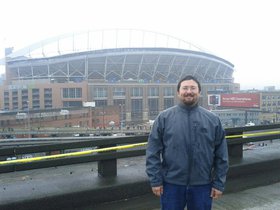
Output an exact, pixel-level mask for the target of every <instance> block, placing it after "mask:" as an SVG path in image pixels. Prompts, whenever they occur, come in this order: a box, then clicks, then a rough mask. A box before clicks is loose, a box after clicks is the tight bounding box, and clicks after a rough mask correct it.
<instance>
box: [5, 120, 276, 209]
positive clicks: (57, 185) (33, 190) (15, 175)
mask: <svg viewBox="0 0 280 210" xmlns="http://www.w3.org/2000/svg"><path fill="white" fill-rule="evenodd" d="M256 128H258V129H256ZM279 128H280V125H274V126H270V127H269V126H263V127H255V126H254V127H250V128H248V127H247V128H234V129H232V130H228V131H227V133H230V132H231V133H232V134H233V133H234V135H231V138H228V143H229V150H230V157H231V158H230V171H229V175H228V182H227V185H226V192H225V193H226V194H230V193H234V192H239V191H242V190H246V189H249V188H253V187H257V186H262V185H268V184H271V183H276V182H279V181H280V169H279V164H280V154H279V149H280V143H279V139H280V136H279V135H280V134H279V132H280V131H279ZM267 129H269V131H267ZM249 130H251V133H247V132H248V131H249ZM241 131H242V133H241V134H240V132H241ZM253 131H254V132H253ZM256 131H261V132H258V133H257V135H256V134H255V132H256ZM268 132H269V133H268ZM237 133H239V134H237ZM264 133H266V134H264ZM240 135H241V137H240ZM146 137H147V136H141V137H128V138H127V137H126V138H125V139H126V141H127V140H129V142H130V143H135V142H137V141H141V138H142V141H143V139H145V138H146ZM121 139H123V137H122V138H114V139H110V138H108V139H103V140H96V142H95V144H97V142H98V143H99V144H100V142H102V144H103V146H104V145H106V144H107V146H108V145H110V144H112V142H118V144H119V142H120V140H121ZM113 140H114V141H113ZM265 140H268V141H265ZM122 141H124V140H122ZM133 141H134V142H133ZM254 141H255V148H254V149H252V148H251V147H243V148H242V151H241V153H242V155H241V156H240V152H237V153H236V154H238V155H236V154H235V153H233V151H237V150H238V148H240V146H236V145H239V144H244V143H246V142H254ZM258 141H260V142H261V143H258ZM122 144H124V142H122ZM65 145H67V146H68V147H69V143H66V144H65ZM231 145H232V146H231ZM47 146H48V147H49V149H54V148H52V147H53V145H51V144H48V145H47ZM87 146H88V145H87ZM99 146H100V145H99ZM141 147H142V149H130V151H124V153H122V152H119V151H118V152H112V151H111V152H110V151H108V152H106V155H105V154H102V153H98V154H97V155H92V156H93V157H92V159H91V161H95V162H89V160H87V161H83V162H81V157H79V159H76V160H74V161H73V159H72V162H71V161H70V160H69V159H71V158H70V157H66V158H65V159H64V160H63V161H58V160H52V161H54V162H52V163H51V161H48V160H41V161H39V163H40V164H39V163H37V164H35V162H36V161H35V162H33V163H32V164H31V163H25V164H23V163H21V164H20V163H18V164H16V163H13V164H8V165H5V164H4V165H1V166H0V171H1V172H2V174H0V183H1V191H0V209H5V210H10V209H29V210H32V209H98V208H99V207H100V206H101V207H102V205H103V207H104V205H105V204H107V206H108V203H109V202H111V201H120V200H124V199H128V200H131V198H133V197H139V196H148V197H149V195H151V194H150V186H149V183H148V180H147V177H146V174H145V164H144V159H145V158H144V156H143V153H141V151H142V150H144V149H143V146H141ZM14 149H15V148H14ZM37 149H38V148H37ZM41 149H42V146H41ZM23 150H26V151H30V147H29V149H28V148H24V147H22V148H21V150H18V152H19V153H20V152H23ZM33 150H35V148H34V146H33ZM4 151H6V152H7V151H8V150H7V148H5V149H1V154H3V152H4ZM15 151H16V150H15ZM139 151H140V152H139ZM118 153H120V154H118ZM128 153H131V154H133V155H131V157H129V155H128ZM120 156H122V157H125V158H121V159H118V160H117V161H116V160H112V157H114V158H113V159H116V158H119V157H120ZM94 158H95V159H94ZM78 160H79V161H78ZM2 162H3V161H2ZM2 162H1V163H2ZM65 162H66V163H67V165H65V164H62V163H65ZM70 162H71V164H69V163H70ZM75 162H76V163H77V162H79V164H74V163H75ZM54 163H55V164H54ZM115 163H116V165H117V166H118V167H117V173H116V171H115V170H114V169H116V168H115V167H112V166H113V165H114V164H115ZM107 164H108V165H107ZM28 167H29V168H28ZM34 168H37V169H34ZM27 169H30V170H27ZM114 174H115V175H114ZM152 200H154V198H152ZM141 201H143V200H141ZM150 203H153V201H151V202H150ZM142 204H143V205H144V203H141V205H142ZM111 205H113V204H111ZM121 205H124V204H121ZM143 205H142V207H143ZM155 205H158V204H157V203H156V204H155ZM98 206H99V207H98ZM101 207H100V208H101ZM105 207H106V205H105ZM105 207H104V208H103V209H106V208H105ZM152 208H153V209H156V208H159V207H158V206H153V207H152ZM107 209H110V208H109V207H108V208H107ZM111 209H113V208H111ZM127 209H129V208H127ZM133 209H134V210H137V209H141V208H140V207H139V208H136V207H135V208H133ZM142 209H143V208H142Z"/></svg>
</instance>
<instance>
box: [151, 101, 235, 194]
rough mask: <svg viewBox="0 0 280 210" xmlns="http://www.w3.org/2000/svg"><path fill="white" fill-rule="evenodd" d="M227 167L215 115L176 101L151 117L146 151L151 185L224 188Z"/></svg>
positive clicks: (225, 148) (220, 126) (226, 159)
mask: <svg viewBox="0 0 280 210" xmlns="http://www.w3.org/2000/svg"><path fill="white" fill-rule="evenodd" d="M228 167H229V166H228V151H227V142H226V139H225V131H224V129H223V128H222V125H221V122H220V119H219V118H218V117H217V116H216V115H215V114H213V113H211V112H210V111H208V110H206V109H204V108H202V107H201V106H198V105H196V106H194V107H189V106H186V105H184V104H182V103H180V104H179V105H176V106H174V107H171V108H169V109H167V110H165V111H163V112H162V113H160V114H159V116H158V117H157V118H156V119H155V121H154V124H153V127H152V130H151V133H150V135H149V139H148V146H147V150H146V172H147V175H148V177H149V179H150V184H151V186H152V187H155V186H160V185H162V183H163V182H167V183H170V184H177V185H186V186H194V185H203V184H209V183H212V186H213V187H214V188H216V189H218V190H220V191H224V184H225V181H226V174H227V171H228Z"/></svg>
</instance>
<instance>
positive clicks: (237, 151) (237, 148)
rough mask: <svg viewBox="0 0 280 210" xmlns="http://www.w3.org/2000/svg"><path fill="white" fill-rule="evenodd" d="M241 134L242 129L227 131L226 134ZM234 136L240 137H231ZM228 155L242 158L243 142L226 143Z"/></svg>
mask: <svg viewBox="0 0 280 210" xmlns="http://www.w3.org/2000/svg"><path fill="white" fill-rule="evenodd" d="M242 134H243V132H242V131H236V132H229V133H227V136H233V135H237V136H240V135H242ZM235 138H240V137H233V138H231V139H235ZM228 155H229V157H232V158H243V143H239V144H228Z"/></svg>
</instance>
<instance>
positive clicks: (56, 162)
mask: <svg viewBox="0 0 280 210" xmlns="http://www.w3.org/2000/svg"><path fill="white" fill-rule="evenodd" d="M226 138H227V142H228V149H229V156H230V158H231V157H234V158H242V157H243V145H244V144H245V143H249V142H258V141H265V140H274V139H280V124H272V125H262V126H251V127H238V128H229V129H226ZM147 139H148V135H142V136H128V137H126V136H122V137H104V138H102V137H100V138H92V137H78V138H77V137H73V138H41V139H40V138H37V139H22V140H19V139H12V140H9V141H1V143H0V146H1V148H0V158H1V161H0V173H6V172H13V171H20V170H29V169H35V168H46V167H54V166H60V165H70V164H78V163H85V162H94V161H97V162H98V173H99V175H100V176H102V177H110V176H116V175H117V159H119V158H127V157H136V156H142V155H145V148H146V147H145V146H146V144H147ZM58 142H60V143H58ZM40 153H43V154H44V155H43V156H39V157H32V158H27V159H18V158H21V157H22V156H24V155H26V154H40ZM7 158H9V159H11V160H7ZM13 158H15V159H14V160H13Z"/></svg>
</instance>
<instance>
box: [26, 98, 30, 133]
mask: <svg viewBox="0 0 280 210" xmlns="http://www.w3.org/2000/svg"><path fill="white" fill-rule="evenodd" d="M27 129H28V138H31V133H30V130H31V129H30V112H29V101H27Z"/></svg>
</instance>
